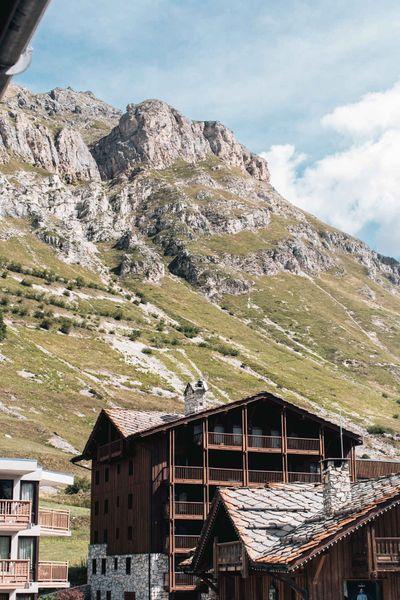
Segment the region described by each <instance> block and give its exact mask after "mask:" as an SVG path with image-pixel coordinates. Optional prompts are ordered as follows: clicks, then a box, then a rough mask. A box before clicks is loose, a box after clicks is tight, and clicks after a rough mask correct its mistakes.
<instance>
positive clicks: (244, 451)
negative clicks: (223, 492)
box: [242, 406, 249, 486]
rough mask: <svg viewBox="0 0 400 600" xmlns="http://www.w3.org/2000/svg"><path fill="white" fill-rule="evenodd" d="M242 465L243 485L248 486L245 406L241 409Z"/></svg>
mask: <svg viewBox="0 0 400 600" xmlns="http://www.w3.org/2000/svg"><path fill="white" fill-rule="evenodd" d="M242 463H243V485H244V486H247V485H249V450H248V438H247V406H244V407H243V408H242Z"/></svg>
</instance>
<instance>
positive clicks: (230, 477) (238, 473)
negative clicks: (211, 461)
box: [209, 467, 243, 485]
mask: <svg viewBox="0 0 400 600" xmlns="http://www.w3.org/2000/svg"><path fill="white" fill-rule="evenodd" d="M209 477H210V482H211V483H213V484H215V485H243V471H242V469H219V468H215V467H210V469H209Z"/></svg>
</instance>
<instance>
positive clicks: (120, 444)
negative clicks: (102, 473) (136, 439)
mask: <svg viewBox="0 0 400 600" xmlns="http://www.w3.org/2000/svg"><path fill="white" fill-rule="evenodd" d="M123 449H124V441H123V440H115V441H113V442H109V443H108V444H103V445H102V446H99V447H98V450H97V458H98V460H100V461H106V460H111V459H112V458H116V457H117V456H121V454H122V452H123Z"/></svg>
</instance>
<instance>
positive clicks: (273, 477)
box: [249, 471, 283, 486]
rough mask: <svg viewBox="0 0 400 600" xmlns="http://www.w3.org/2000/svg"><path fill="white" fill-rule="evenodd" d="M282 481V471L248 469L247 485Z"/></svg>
mask: <svg viewBox="0 0 400 600" xmlns="http://www.w3.org/2000/svg"><path fill="white" fill-rule="evenodd" d="M282 482H283V473H282V471H249V485H254V486H260V485H264V484H266V483H282Z"/></svg>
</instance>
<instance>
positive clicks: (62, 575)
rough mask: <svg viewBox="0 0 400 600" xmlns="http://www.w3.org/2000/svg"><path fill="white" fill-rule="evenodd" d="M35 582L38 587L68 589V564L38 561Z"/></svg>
mask: <svg viewBox="0 0 400 600" xmlns="http://www.w3.org/2000/svg"><path fill="white" fill-rule="evenodd" d="M37 580H38V583H39V587H48V588H57V587H68V586H69V583H68V562H56V561H41V560H40V561H39V564H38V574H37Z"/></svg>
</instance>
